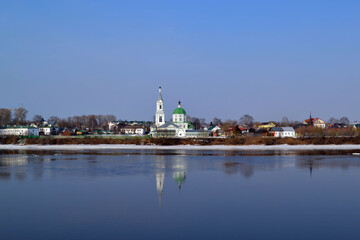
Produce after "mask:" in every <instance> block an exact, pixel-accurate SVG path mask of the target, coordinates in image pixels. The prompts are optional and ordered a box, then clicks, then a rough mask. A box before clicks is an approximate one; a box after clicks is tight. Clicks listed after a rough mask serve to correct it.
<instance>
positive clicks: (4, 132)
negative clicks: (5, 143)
mask: <svg viewBox="0 0 360 240" xmlns="http://www.w3.org/2000/svg"><path fill="white" fill-rule="evenodd" d="M0 136H39V129H37V128H35V127H31V126H11V127H0Z"/></svg>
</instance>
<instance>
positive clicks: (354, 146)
mask: <svg viewBox="0 0 360 240" xmlns="http://www.w3.org/2000/svg"><path fill="white" fill-rule="evenodd" d="M102 149H110V150H111V149H113V150H224V151H226V150H228V151H230V150H243V151H252V150H258V151H259V150H263V151H264V150H277V151H300V150H360V144H342V145H334V144H328V145H311V144H309V145H287V144H280V145H207V146H202V145H170V146H163V145H135V144H98V145H96V144H94V145H90V144H77V145H75V144H74V145H70V144H69V145H67V144H61V145H15V144H4V145H0V150H102Z"/></svg>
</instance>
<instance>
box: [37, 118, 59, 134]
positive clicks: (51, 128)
mask: <svg viewBox="0 0 360 240" xmlns="http://www.w3.org/2000/svg"><path fill="white" fill-rule="evenodd" d="M58 133H59V126H58V125H57V124H56V122H55V121H49V122H46V121H45V122H43V124H42V125H41V126H40V127H39V134H40V135H56V134H58Z"/></svg>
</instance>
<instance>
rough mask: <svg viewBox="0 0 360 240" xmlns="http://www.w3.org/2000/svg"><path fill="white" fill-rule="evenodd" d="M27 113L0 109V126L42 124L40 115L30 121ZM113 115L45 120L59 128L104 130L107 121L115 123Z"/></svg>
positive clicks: (19, 109)
mask: <svg viewBox="0 0 360 240" xmlns="http://www.w3.org/2000/svg"><path fill="white" fill-rule="evenodd" d="M27 113H28V111H27V110H26V109H25V108H17V109H6V108H1V109H0V126H6V125H29V124H30V123H35V124H36V125H38V126H39V125H40V124H42V123H43V122H44V118H43V117H42V116H41V115H35V116H34V117H33V119H32V121H28V120H27V119H26V116H27ZM115 120H116V117H115V116H114V115H94V114H92V115H82V116H72V117H67V118H59V117H57V116H51V117H49V119H48V120H47V121H48V122H51V121H54V122H56V123H57V125H58V126H59V127H70V128H75V127H78V128H82V129H85V128H91V129H94V128H102V129H106V127H107V123H108V122H109V121H115Z"/></svg>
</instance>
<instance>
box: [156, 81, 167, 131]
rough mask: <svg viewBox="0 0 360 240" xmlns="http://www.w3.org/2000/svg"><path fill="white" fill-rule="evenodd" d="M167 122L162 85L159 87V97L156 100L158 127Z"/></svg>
mask: <svg viewBox="0 0 360 240" xmlns="http://www.w3.org/2000/svg"><path fill="white" fill-rule="evenodd" d="M164 123H165V112H164V101H163V99H162V96H161V87H159V97H158V100H157V102H156V113H155V125H156V126H157V127H159V126H161V125H163V124H164Z"/></svg>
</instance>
